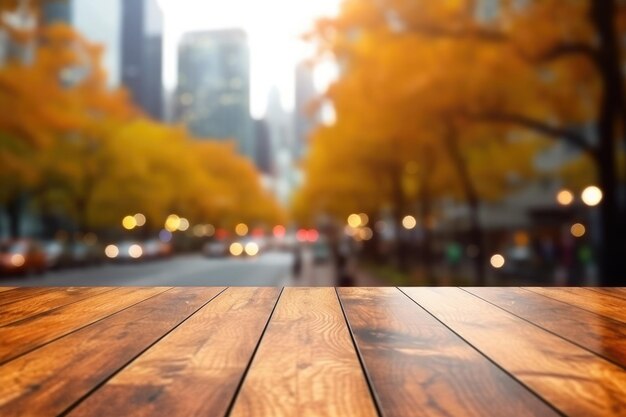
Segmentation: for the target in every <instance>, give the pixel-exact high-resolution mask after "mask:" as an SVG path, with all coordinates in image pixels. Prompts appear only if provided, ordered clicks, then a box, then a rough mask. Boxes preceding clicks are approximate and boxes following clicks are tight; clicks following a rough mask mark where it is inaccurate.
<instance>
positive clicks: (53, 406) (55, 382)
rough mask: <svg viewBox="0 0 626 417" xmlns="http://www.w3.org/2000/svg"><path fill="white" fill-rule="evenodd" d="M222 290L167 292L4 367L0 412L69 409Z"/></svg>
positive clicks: (22, 413)
mask: <svg viewBox="0 0 626 417" xmlns="http://www.w3.org/2000/svg"><path fill="white" fill-rule="evenodd" d="M220 291H221V289H220V288H176V289H172V290H170V291H167V292H163V293H161V294H159V295H157V296H155V297H152V298H149V299H146V300H145V301H143V302H141V303H138V304H136V305H134V306H132V307H131V308H128V309H126V310H122V311H120V312H118V313H116V314H114V315H112V316H110V317H108V318H106V319H105V320H101V321H99V322H97V323H94V324H92V325H90V326H87V327H84V328H82V329H80V330H78V331H76V332H74V333H72V334H69V335H67V336H65V337H64V338H62V339H59V340H56V341H54V342H53V343H50V344H48V345H46V346H43V347H41V348H39V349H37V350H35V351H33V352H30V353H28V354H26V355H24V356H21V357H19V358H17V359H15V360H13V361H11V362H9V363H7V364H5V365H3V366H2V367H0V415H2V416H3V417H12V416H26V415H29V416H42V417H45V416H57V415H59V414H60V413H63V412H65V411H66V410H67V409H68V408H69V407H71V406H72V405H73V404H75V403H76V402H77V401H80V400H81V399H82V398H83V397H84V396H85V395H87V394H89V393H90V392H91V391H92V390H93V389H95V388H96V387H98V386H99V385H100V384H102V383H104V382H105V381H106V380H107V379H108V378H110V377H111V375H113V374H114V373H115V372H117V371H118V370H119V369H121V368H122V367H124V366H125V365H126V364H128V363H129V362H130V361H132V360H133V359H134V358H135V357H137V356H138V355H140V354H141V353H142V352H143V351H144V350H145V349H147V348H148V347H150V346H151V345H152V344H154V343H155V342H157V341H158V340H159V339H160V338H161V337H163V336H164V335H165V334H167V333H168V332H170V331H171V330H172V329H173V328H174V327H176V326H177V325H179V324H180V323H181V322H182V321H183V320H185V319H186V318H187V317H189V316H190V315H191V314H193V313H194V312H195V311H197V310H198V309H199V308H200V307H202V306H203V305H204V304H206V303H207V302H208V301H209V300H211V299H212V298H213V297H214V296H215V295H216V294H218V293H219V292H220ZM204 389H207V387H204ZM131 404H132V403H129V404H127V405H128V406H129V409H132V407H131ZM119 415H127V414H126V413H123V414H119Z"/></svg>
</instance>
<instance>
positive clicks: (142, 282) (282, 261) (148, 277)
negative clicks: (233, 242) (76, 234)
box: [0, 252, 293, 286]
mask: <svg viewBox="0 0 626 417" xmlns="http://www.w3.org/2000/svg"><path fill="white" fill-rule="evenodd" d="M292 262H293V256H292V254H290V253H282V252H267V253H264V254H262V255H260V256H258V257H255V258H206V257H204V256H202V255H200V254H192V255H180V256H175V257H173V258H171V259H166V260H157V261H149V262H140V263H134V264H106V265H103V266H98V267H89V268H77V269H66V270H61V271H49V272H47V273H46V274H44V275H33V276H27V277H9V278H0V286H174V285H175V286H284V285H292V284H293V282H292V278H291V269H292Z"/></svg>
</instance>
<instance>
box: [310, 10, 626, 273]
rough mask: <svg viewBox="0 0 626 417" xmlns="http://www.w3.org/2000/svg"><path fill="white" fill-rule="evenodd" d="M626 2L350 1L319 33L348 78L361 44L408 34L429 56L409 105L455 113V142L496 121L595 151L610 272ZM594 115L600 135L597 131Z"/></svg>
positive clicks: (415, 52) (411, 76)
mask: <svg viewBox="0 0 626 417" xmlns="http://www.w3.org/2000/svg"><path fill="white" fill-rule="evenodd" d="M624 9H625V7H624V2H621V1H617V0H610V1H606V2H595V1H577V2H562V1H557V0H547V1H529V2H524V3H523V4H520V3H519V2H514V1H500V2H497V3H490V4H489V3H487V2H481V1H472V0H465V1H441V2H429V1H412V0H383V1H374V0H348V1H346V2H344V4H343V8H342V12H341V13H340V15H339V16H338V17H337V18H336V19H330V20H325V21H321V22H320V23H319V25H318V27H317V30H316V33H315V39H316V40H317V41H318V43H319V44H320V46H321V49H322V50H326V51H332V53H333V54H334V55H335V56H336V57H337V59H338V61H339V62H340V65H341V67H342V68H343V70H344V73H343V77H342V80H340V82H341V81H343V80H345V79H346V78H347V77H348V76H349V75H348V74H350V69H351V68H352V67H353V66H354V65H355V62H357V63H358V60H359V53H358V45H363V44H366V43H367V42H369V43H370V44H376V43H378V44H381V45H385V46H387V45H390V44H393V43H396V44H401V43H404V48H403V50H404V53H405V55H406V56H407V57H408V58H406V60H411V59H412V60H413V61H414V62H419V65H407V66H405V69H404V73H399V75H398V77H399V79H400V80H402V82H403V83H404V85H405V89H406V90H405V93H406V95H407V96H411V95H412V96H413V97H414V99H418V98H420V99H421V102H420V101H419V100H415V101H414V103H415V104H417V105H416V106H410V107H409V108H410V109H412V110H413V111H414V112H415V113H418V112H423V111H425V110H426V111H427V114H429V115H430V116H436V117H438V118H439V119H440V120H446V121H447V122H446V124H447V126H446V127H445V130H447V132H448V135H442V136H441V139H444V140H447V142H448V146H449V145H450V138H453V139H454V141H453V142H452V144H455V143H456V144H459V145H461V146H465V145H464V143H466V142H467V138H463V137H462V136H458V133H459V132H465V131H467V130H468V129H470V130H474V129H475V128H476V127H480V126H487V127H488V128H489V129H495V132H497V131H498V130H499V131H500V132H501V133H502V134H501V136H502V137H507V136H508V137H510V135H511V134H515V135H516V134H517V133H516V132H524V131H527V132H532V133H534V134H541V135H544V136H546V137H548V138H551V139H553V140H558V141H564V142H566V143H568V144H570V145H571V146H573V147H576V148H577V149H580V150H581V152H583V153H586V154H588V155H589V157H590V158H591V160H593V162H594V165H595V167H596V169H597V172H598V178H599V185H600V186H601V188H602V189H603V190H604V192H605V198H604V200H603V202H602V205H601V212H602V219H603V220H602V232H603V235H604V243H605V250H604V251H602V254H603V259H602V262H601V263H602V265H603V267H604V271H603V276H605V277H607V279H609V280H610V279H611V278H610V277H618V276H620V273H623V272H624V269H623V268H622V266H620V265H619V262H620V259H621V258H622V257H620V256H619V255H618V253H619V251H621V250H622V249H623V248H622V247H621V246H622V245H621V244H622V243H623V239H621V237H620V235H621V233H622V232H621V230H620V225H621V223H622V222H621V220H620V218H619V216H618V212H619V210H620V208H619V205H618V199H617V193H618V187H617V182H618V177H617V164H618V162H617V158H616V157H615V155H616V151H615V149H616V144H617V141H619V139H620V134H621V131H620V130H623V125H624V123H623V122H624V118H623V116H624V111H623V108H624V103H623V101H624V90H623V80H622V75H621V72H620V69H619V68H620V67H621V65H622V58H621V55H622V54H621V50H620V48H621V47H620V46H619V43H618V39H619V33H623V29H624V28H623V26H624V13H625V10H624ZM355 45H356V46H355ZM380 50H381V51H382V47H381V48H380ZM381 54H384V51H383V52H381ZM373 82H374V84H377V85H380V86H382V85H383V84H382V83H377V80H373ZM387 86H388V85H385V87H387ZM411 89H413V90H414V91H413V92H411V91H410V90H411ZM428 91H430V93H428V94H424V93H426V92H428ZM442 116H443V119H442ZM587 126H591V127H592V129H590V130H591V131H592V132H593V134H591V135H585V129H584V128H585V127H587ZM620 126H621V127H622V129H620ZM463 136H465V135H463ZM453 154H454V152H451V155H453ZM457 161H461V159H458V158H457ZM466 177H467V176H466ZM471 188H472V187H469V186H466V192H467V191H468V190H470V189H471ZM470 194H471V193H467V197H468V200H469V201H471V195H470ZM607 283H610V282H608V281H607Z"/></svg>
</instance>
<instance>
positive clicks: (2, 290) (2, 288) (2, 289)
mask: <svg viewBox="0 0 626 417" xmlns="http://www.w3.org/2000/svg"><path fill="white" fill-rule="evenodd" d="M13 289H15V287H0V292H5V291H9V290H13Z"/></svg>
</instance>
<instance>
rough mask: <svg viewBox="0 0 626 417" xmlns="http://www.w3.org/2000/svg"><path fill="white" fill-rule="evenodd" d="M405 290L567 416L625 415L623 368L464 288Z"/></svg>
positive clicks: (624, 375) (625, 382) (625, 386)
mask: <svg viewBox="0 0 626 417" xmlns="http://www.w3.org/2000/svg"><path fill="white" fill-rule="evenodd" d="M403 291H405V292H406V293H407V294H408V295H409V296H410V297H411V298H412V299H413V300H415V301H416V302H417V303H419V304H420V305H421V306H422V307H424V308H425V309H426V310H428V311H429V312H430V313H432V314H433V315H434V316H435V317H437V318H438V319H439V320H441V321H442V322H443V323H445V324H446V325H447V326H448V327H450V328H451V329H452V330H454V331H455V332H456V333H457V334H459V335H460V336H461V337H463V338H464V339H465V340H467V342H469V343H471V344H472V345H473V346H474V347H475V348H476V349H479V350H480V351H481V352H483V354H485V355H486V356H488V357H489V358H490V359H491V360H493V361H494V362H495V363H497V364H498V365H500V366H501V367H502V368H504V369H506V370H507V371H508V372H509V373H511V374H512V375H514V376H515V377H516V378H517V379H519V380H520V381H522V382H523V383H524V384H525V385H526V386H528V387H529V388H531V389H532V390H533V391H535V392H536V393H537V394H538V395H540V396H541V397H543V398H544V399H545V400H546V401H548V402H549V403H551V404H552V405H553V406H555V407H556V408H557V409H559V410H560V411H561V412H563V413H564V414H566V415H568V416H586V417H592V416H623V415H625V414H626V371H624V369H622V368H621V367H619V366H617V365H615V364H613V363H611V362H608V361H607V360H605V359H603V358H600V357H598V356H597V355H595V354H593V353H591V352H589V351H587V350H584V349H582V348H580V347H578V346H576V345H573V344H572V343H570V342H568V341H566V340H564V339H562V338H560V337H558V336H555V335H553V334H550V333H548V332H546V331H544V330H542V329H540V328H538V327H536V326H534V325H532V324H530V323H527V322H525V321H524V320H521V319H519V318H518V317H515V316H514V315H512V314H510V313H507V312H505V311H503V310H501V309H499V308H498V307H495V306H493V305H491V304H489V303H487V302H485V301H483V300H481V299H479V298H477V297H476V296H474V295H472V294H469V293H467V292H465V291H463V290H461V289H458V288H403Z"/></svg>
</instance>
